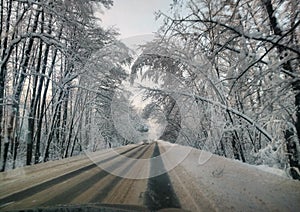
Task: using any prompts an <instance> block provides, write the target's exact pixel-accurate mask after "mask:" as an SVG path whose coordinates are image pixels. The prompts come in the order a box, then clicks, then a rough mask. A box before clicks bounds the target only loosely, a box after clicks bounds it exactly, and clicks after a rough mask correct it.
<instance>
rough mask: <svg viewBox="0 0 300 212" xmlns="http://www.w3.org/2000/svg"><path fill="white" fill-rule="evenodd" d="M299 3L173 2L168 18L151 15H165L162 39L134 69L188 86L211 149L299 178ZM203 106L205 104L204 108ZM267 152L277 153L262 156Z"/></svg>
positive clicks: (191, 0) (148, 48)
mask: <svg viewBox="0 0 300 212" xmlns="http://www.w3.org/2000/svg"><path fill="white" fill-rule="evenodd" d="M297 7H299V6H298V5H295V2H294V1H284V2H283V1H268V0H266V1H250V2H249V1H243V0H230V1H223V2H220V1H210V0H189V1H187V2H184V1H174V3H173V5H172V8H173V11H174V13H173V15H172V16H168V15H166V14H163V13H158V14H157V15H158V17H162V18H164V25H163V26H162V28H161V30H160V34H161V36H160V37H159V38H158V39H157V40H156V41H154V42H152V43H150V44H148V45H147V46H146V47H145V50H144V52H143V54H142V55H141V56H140V57H139V59H138V60H137V61H136V65H135V66H133V74H135V73H136V71H137V70H138V69H141V70H142V69H143V68H144V69H145V67H150V69H156V70H160V71H161V73H162V72H164V71H168V72H170V73H172V74H174V75H176V77H178V78H179V79H181V81H182V83H183V84H185V85H186V86H189V88H191V89H190V90H189V91H188V92H187V93H185V95H188V96H190V97H193V98H194V100H195V101H194V103H196V104H197V105H198V106H199V107H200V108H201V107H202V110H203V111H204V113H205V114H206V115H205V116H204V117H206V119H207V118H208V119H210V120H211V121H210V123H209V124H208V125H209V126H211V129H215V130H214V131H210V130H209V129H208V126H207V123H205V122H203V124H200V126H201V127H199V131H200V132H201V131H202V132H204V137H206V139H208V138H210V137H211V136H214V138H213V139H208V140H211V142H210V144H208V143H207V146H214V148H213V149H212V150H211V151H214V152H216V153H218V154H221V155H225V156H227V157H231V156H233V157H234V158H236V159H240V160H242V161H244V162H249V163H261V161H263V163H267V164H269V165H271V166H279V167H281V168H284V167H285V166H286V165H288V167H290V168H289V169H288V170H290V171H291V172H290V173H291V175H292V176H293V177H294V178H299V175H298V174H299V167H300V166H299V138H298V139H296V140H295V135H296V132H298V122H299V121H298V118H297V117H298V115H297V114H298V107H299V103H298V93H299V88H298V83H299V82H298V81H299V76H298V73H299V51H298V49H297V46H298V45H299V40H298V36H299V23H300V22H299V17H298V14H297V12H296V11H298V10H297V9H296V8H297ZM286 11H289V12H288V13H287V12H286ZM265 17H267V19H266V18H265ZM154 49H155V51H154ZM149 73H151V71H150V72H149V71H148V72H147V71H146V72H145V73H144V74H145V75H149ZM162 75H163V74H162ZM152 77H153V79H154V78H155V77H156V78H157V76H155V75H152ZM161 79H162V80H164V78H163V76H162V77H161ZM163 90H165V89H163ZM182 94H184V93H182ZM293 96H294V99H295V100H293ZM200 102H201V103H200ZM292 102H295V104H294V107H293V106H292ZM207 103H208V105H211V106H209V107H206V108H203V106H204V105H202V104H207ZM191 104H192V103H191ZM212 111H213V112H214V114H218V119H217V120H214V119H213V116H212V113H211V112H212ZM293 114H296V116H295V118H294V117H293ZM199 117H200V116H199ZM262 126H264V127H262ZM201 128H202V129H201ZM192 131H193V130H192ZM192 131H190V133H191V132H192ZM298 135H299V133H298ZM289 136H290V138H288V137H289ZM196 137H197V136H196ZM196 137H195V138H196ZM296 137H298V136H296ZM201 140H202V139H201V138H199V139H198V142H200V143H201ZM297 140H298V141H297ZM228 141H230V144H231V145H230V146H229V145H228ZM213 143H214V144H213ZM200 146H201V145H200ZM265 151H271V152H274V155H276V157H275V158H274V157H273V156H272V157H270V156H268V157H267V158H264V157H265V156H264V152H265ZM288 155H289V157H288Z"/></svg>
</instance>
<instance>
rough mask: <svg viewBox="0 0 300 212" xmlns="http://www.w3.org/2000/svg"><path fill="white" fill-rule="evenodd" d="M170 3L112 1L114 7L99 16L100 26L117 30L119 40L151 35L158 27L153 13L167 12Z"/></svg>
mask: <svg viewBox="0 0 300 212" xmlns="http://www.w3.org/2000/svg"><path fill="white" fill-rule="evenodd" d="M171 2H172V0H114V6H113V7H112V8H111V9H110V10H105V11H104V15H101V19H102V21H103V23H102V24H103V25H104V26H105V27H107V26H115V27H116V28H118V29H119V30H120V33H121V36H120V38H128V37H132V36H137V35H145V34H151V33H153V32H155V31H157V29H158V27H159V23H158V22H157V21H155V15H154V12H155V11H158V10H161V11H163V12H167V11H168V10H169V5H170V4H171Z"/></svg>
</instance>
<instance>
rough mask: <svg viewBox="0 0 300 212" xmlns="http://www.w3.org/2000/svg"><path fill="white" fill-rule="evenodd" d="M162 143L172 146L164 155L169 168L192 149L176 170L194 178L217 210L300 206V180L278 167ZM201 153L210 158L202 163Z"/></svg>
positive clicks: (292, 208)
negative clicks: (279, 169)
mask: <svg viewBox="0 0 300 212" xmlns="http://www.w3.org/2000/svg"><path fill="white" fill-rule="evenodd" d="M159 143H160V144H161V145H162V146H163V147H165V148H166V150H167V151H168V150H170V149H172V154H165V155H163V156H162V157H163V160H164V163H165V166H166V167H168V166H169V167H171V164H172V162H173V161H175V160H176V159H177V160H178V156H180V154H181V152H182V151H190V153H189V154H188V156H187V157H186V158H185V159H184V160H183V161H182V162H181V163H180V165H179V166H177V167H176V168H175V169H174V170H175V171H176V170H178V171H176V173H177V174H178V175H179V178H180V175H183V174H186V175H189V176H190V177H191V179H193V180H192V182H189V183H193V185H194V189H195V190H200V191H201V194H202V195H203V196H205V197H206V199H208V200H209V202H210V203H211V205H212V206H213V208H214V209H216V210H217V211H218V210H222V211H224V210H225V211H229V210H230V211H232V210H233V211H258V210H259V211H261V210H266V211H295V210H296V209H299V208H300V201H299V200H300V182H299V181H296V180H292V179H289V178H288V177H286V176H284V175H283V174H282V173H281V172H280V171H278V170H277V169H263V168H265V167H257V166H252V165H248V164H244V163H241V162H239V161H236V160H231V159H227V158H224V157H220V156H217V155H211V154H210V153H208V152H205V151H200V150H197V149H193V148H190V147H185V146H180V145H176V144H169V143H167V142H162V141H159ZM199 156H201V157H202V158H205V157H207V158H208V160H207V162H205V163H202V164H199V162H198V161H199ZM179 170H181V171H179ZM182 170H184V172H186V173H183V171H182ZM270 171H271V173H270ZM278 175H280V176H278ZM194 189H193V190H194ZM187 190H188V189H187ZM190 192H191V193H194V191H190ZM191 196H193V195H191Z"/></svg>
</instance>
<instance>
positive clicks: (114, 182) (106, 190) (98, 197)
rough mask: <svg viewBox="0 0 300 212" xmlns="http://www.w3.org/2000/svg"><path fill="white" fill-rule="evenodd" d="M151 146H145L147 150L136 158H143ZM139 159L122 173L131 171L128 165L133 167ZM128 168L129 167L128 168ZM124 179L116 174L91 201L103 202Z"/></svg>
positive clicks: (122, 174)
mask: <svg viewBox="0 0 300 212" xmlns="http://www.w3.org/2000/svg"><path fill="white" fill-rule="evenodd" d="M150 147H151V145H147V147H146V148H145V150H144V151H143V152H141V153H140V154H139V155H138V156H137V157H136V159H141V158H142V157H143V156H144V154H145V153H146V152H147V151H148V150H149V148H150ZM136 162H137V161H136V160H134V161H132V162H131V163H130V164H128V165H127V167H126V168H124V169H123V170H122V171H121V173H120V175H121V176H124V175H126V174H127V173H128V172H129V171H130V168H128V167H133V165H134V164H135V163H136ZM127 168H128V169H127ZM121 180H124V178H122V177H120V176H115V178H114V179H113V180H112V181H111V182H110V183H109V184H108V185H106V186H105V187H104V188H102V189H101V191H102V192H100V193H99V194H98V195H96V196H94V197H93V199H92V200H91V201H90V202H91V203H95V202H102V201H103V200H104V199H105V197H106V196H107V195H108V194H109V192H110V191H112V190H113V188H114V187H115V186H116V185H117V184H118V183H119V182H120V181H121Z"/></svg>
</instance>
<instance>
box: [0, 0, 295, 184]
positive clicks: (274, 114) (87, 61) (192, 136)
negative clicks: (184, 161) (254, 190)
mask: <svg viewBox="0 0 300 212" xmlns="http://www.w3.org/2000/svg"><path fill="white" fill-rule="evenodd" d="M0 3H1V11H0V12H1V14H0V19H1V25H0V33H1V39H0V57H1V62H0V66H1V71H0V134H1V136H0V148H1V149H0V158H1V159H0V165H1V167H0V168H1V171H6V170H8V169H14V168H16V167H21V166H25V165H32V164H37V163H42V162H47V161H49V160H56V159H62V158H67V157H71V156H74V155H78V154H81V153H82V152H84V151H97V150H99V149H103V148H107V147H108V145H111V144H112V145H113V146H114V147H115V146H121V145H126V144H128V143H136V142H139V140H138V139H137V138H136V137H130V135H131V136H132V132H131V130H129V129H128V126H127V125H126V124H123V123H126V122H128V120H125V121H122V120H123V116H124V114H125V116H126V111H125V110H128V109H126V107H125V106H124V104H130V98H131V96H132V95H133V94H132V92H129V91H126V86H124V82H125V84H126V85H127V86H129V85H130V84H131V85H132V84H134V83H137V82H140V81H143V80H145V81H146V80H148V81H151V82H152V84H151V83H150V86H142V85H140V86H139V88H140V91H141V92H142V95H143V99H145V100H148V101H147V102H148V103H147V104H146V106H145V107H144V109H143V110H142V112H141V114H140V115H139V116H140V117H138V115H137V113H138V112H137V110H136V109H135V108H134V107H133V106H130V110H132V111H133V112H132V113H133V114H135V115H132V117H130V120H132V123H131V124H132V125H137V126H138V125H139V124H136V123H139V122H142V121H141V120H144V121H145V120H150V119H151V120H155V122H156V123H157V124H161V125H162V123H166V124H165V128H164V131H163V132H162V134H161V136H160V137H159V139H162V140H166V141H170V142H172V143H178V144H182V145H188V146H192V147H194V148H198V149H203V150H206V151H210V152H212V153H214V154H218V155H221V156H224V157H228V158H232V159H236V160H241V161H242V162H245V163H249V164H255V165H261V164H263V165H267V166H270V167H275V168H279V169H283V170H285V171H286V172H287V173H288V174H289V175H290V176H291V177H292V178H294V179H300V171H299V170H300V142H299V141H300V78H299V77H300V75H299V73H300V72H299V71H300V70H299V69H300V66H299V59H300V46H299V36H300V28H299V24H300V15H299V13H300V8H299V7H300V6H299V4H298V3H297V1H295V0H218V1H214V0H186V1H184V0H173V1H171V0H170V11H171V12H170V14H166V13H163V12H161V11H157V13H156V14H155V17H154V18H156V19H159V20H161V21H162V25H161V27H160V29H159V31H158V32H156V36H155V39H154V40H153V41H150V42H148V43H146V44H145V45H142V46H141V47H140V50H141V52H140V53H138V54H137V53H134V52H133V51H132V50H131V49H129V48H128V47H127V46H126V45H125V44H124V43H122V42H121V41H120V40H118V31H117V30H115V29H113V28H109V29H105V28H104V27H102V26H101V21H100V20H99V18H98V17H97V15H96V13H97V11H98V10H101V9H103V8H107V9H108V8H110V7H113V1H112V0H57V1H53V0H0ZM154 84H155V86H153V85H154ZM148 85H149V83H148ZM127 112H128V111H127ZM161 114H163V116H164V120H162V118H161ZM125 116H124V117H125ZM117 117H118V120H117V121H116V119H117ZM124 119H126V118H124ZM118 123H119V124H118ZM120 123H121V124H120ZM141 125H142V126H143V124H140V125H139V127H140V126H141ZM147 130H148V129H145V128H143V127H142V130H141V131H145V132H146V131H147ZM125 134H126V135H125Z"/></svg>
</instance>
